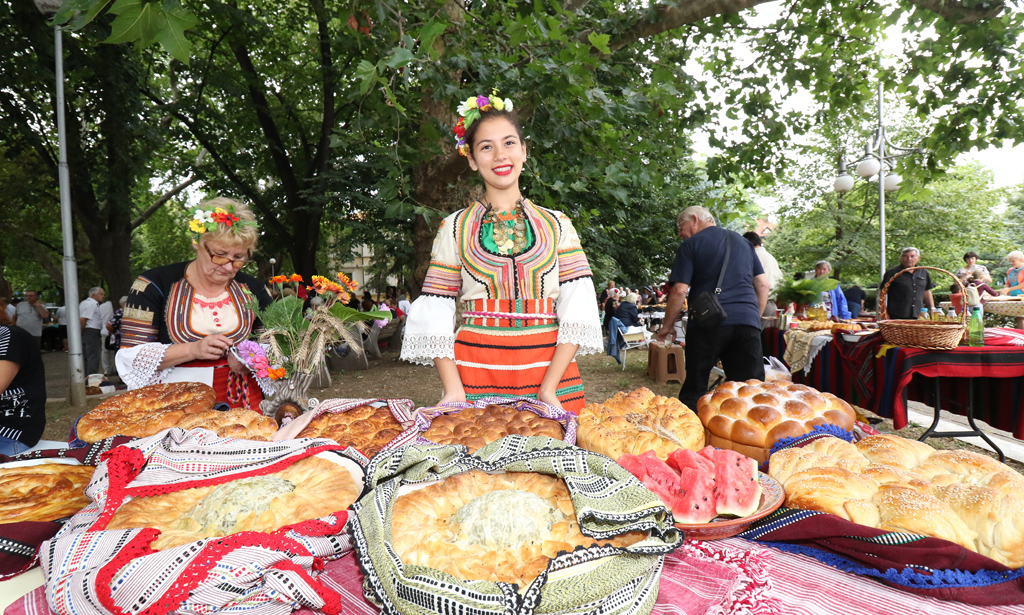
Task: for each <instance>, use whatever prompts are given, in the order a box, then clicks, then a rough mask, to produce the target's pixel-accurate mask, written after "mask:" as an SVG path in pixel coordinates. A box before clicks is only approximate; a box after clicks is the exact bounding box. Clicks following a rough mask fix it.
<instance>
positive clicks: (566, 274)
mask: <svg viewBox="0 0 1024 615" xmlns="http://www.w3.org/2000/svg"><path fill="white" fill-rule="evenodd" d="M591 276H593V273H592V272H591V271H590V263H589V262H587V255H586V254H584V253H583V248H581V247H579V246H578V245H577V246H576V247H572V248H569V249H568V250H559V252H558V283H559V284H565V283H566V282H571V281H573V280H578V279H580V278H588V277H591Z"/></svg>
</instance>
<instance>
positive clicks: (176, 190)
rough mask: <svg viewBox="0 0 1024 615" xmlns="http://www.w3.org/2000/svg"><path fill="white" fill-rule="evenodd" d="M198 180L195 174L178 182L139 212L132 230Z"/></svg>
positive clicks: (133, 221)
mask: <svg viewBox="0 0 1024 615" xmlns="http://www.w3.org/2000/svg"><path fill="white" fill-rule="evenodd" d="M197 181H199V178H198V177H196V176H195V175H193V176H191V177H189V178H188V179H186V180H185V181H183V182H181V183H180V184H178V185H177V186H175V187H173V188H171V189H170V190H168V191H167V192H165V193H164V195H163V196H161V197H160V198H159V199H157V200H156V201H154V202H153V204H152V205H150V206H149V207H147V208H146V211H144V212H142V213H141V214H139V216H138V217H137V218H135V219H134V220H132V227H131V230H133V231H134V230H135V229H137V228H139V226H141V225H142V223H143V222H145V221H146V220H148V219H149V217H150V216H152V215H153V214H154V213H156V210H158V209H160V208H161V207H163V204H164V203H166V202H167V201H169V200H171V199H173V198H174V197H175V196H176V195H177V194H178V193H179V192H181V191H182V190H184V189H185V188H188V187H189V186H191V185H192V184H194V183H196V182H197Z"/></svg>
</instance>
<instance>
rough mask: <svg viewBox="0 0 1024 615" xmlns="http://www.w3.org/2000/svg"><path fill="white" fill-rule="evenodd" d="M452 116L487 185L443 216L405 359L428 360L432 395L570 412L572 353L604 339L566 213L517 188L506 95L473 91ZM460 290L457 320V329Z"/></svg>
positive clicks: (578, 384) (518, 157)
mask: <svg viewBox="0 0 1024 615" xmlns="http://www.w3.org/2000/svg"><path fill="white" fill-rule="evenodd" d="M459 115H460V116H461V118H460V119H459V121H458V123H456V125H455V127H454V128H453V132H454V133H455V137H456V138H457V144H456V147H457V149H458V151H459V153H461V154H462V155H464V156H466V157H467V160H468V161H469V166H470V168H472V169H473V170H474V171H476V172H478V173H479V174H480V177H481V179H482V180H483V183H484V187H485V193H484V197H483V199H481V200H478V201H475V202H473V203H472V204H470V205H469V207H467V208H465V209H462V210H460V211H457V212H455V213H454V214H452V215H450V216H448V217H447V218H445V220H444V221H443V222H442V223H441V227H440V228H439V229H438V232H437V237H436V238H435V239H434V246H433V249H432V251H431V256H430V267H429V269H428V270H427V276H426V279H425V280H424V283H423V293H422V294H421V295H420V297H419V298H417V299H416V302H415V303H413V304H412V307H411V308H410V310H409V317H408V319H407V320H406V325H405V327H406V328H405V336H404V338H403V341H402V358H403V359H406V360H408V361H414V362H418V363H423V364H431V363H432V364H433V365H434V367H435V368H436V369H437V372H438V375H439V377H440V379H441V384H442V386H443V387H444V394H443V397H442V398H441V402H453V401H471V400H475V399H480V398H482V397H487V396H495V395H496V396H508V397H519V396H523V397H532V398H536V399H539V400H540V401H543V402H547V403H549V404H551V405H554V406H558V407H562V408H564V409H566V410H569V411H571V412H579V410H580V409H581V408H582V407H583V405H584V403H585V400H584V396H583V382H582V380H581V379H580V374H579V369H578V368H577V366H576V361H575V356H576V354H577V351H579V352H581V353H585V354H590V353H599V352H602V346H603V344H602V339H601V322H600V318H599V316H598V310H597V294H596V293H595V292H594V284H593V280H592V275H591V272H590V265H589V264H588V262H587V257H586V256H585V255H584V253H583V249H582V247H581V246H580V239H579V236H578V235H577V234H576V229H575V228H574V227H573V224H572V222H571V221H570V220H569V217H568V216H566V215H565V214H564V213H562V212H559V211H553V210H550V209H545V208H543V207H538V206H537V205H534V204H533V203H531V202H530V201H529V199H527V198H525V197H524V196H523V195H522V193H521V192H520V191H519V176H520V174H521V173H522V170H523V164H524V163H525V161H526V143H525V142H524V141H523V135H522V130H521V129H520V127H519V123H518V121H517V120H516V117H515V114H514V112H513V105H512V101H511V100H509V99H507V98H506V99H502V98H500V97H498V95H497V94H496V93H493V94H492V95H491V96H474V97H472V98H470V99H468V100H466V101H465V102H463V103H462V104H461V105H460V106H459ZM460 296H461V301H462V306H463V308H464V309H463V312H462V315H463V317H464V318H465V321H464V323H463V325H462V326H461V327H460V328H459V330H458V332H456V331H455V327H454V322H455V313H456V301H457V300H458V299H459V298H460Z"/></svg>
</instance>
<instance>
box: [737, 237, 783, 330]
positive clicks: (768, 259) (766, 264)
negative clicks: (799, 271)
mask: <svg viewBox="0 0 1024 615" xmlns="http://www.w3.org/2000/svg"><path fill="white" fill-rule="evenodd" d="M743 238H744V239H746V240H747V241H749V242H750V245H752V246H754V254H756V255H757V260H759V261H761V268H762V269H764V274H765V275H766V276H768V304H767V305H766V306H765V308H764V313H763V314H761V318H775V316H776V313H777V308H778V306H777V305H775V289H777V288H778V287H779V284H780V283H781V282H782V268H780V267H779V261H777V260H775V257H774V256H772V255H771V254H769V253H768V250H766V249H765V247H764V245H763V242H762V241H761V236H760V235H758V234H757V233H755V232H754V231H747V232H746V233H743ZM767 324H768V323H767V321H764V322H762V325H764V326H767Z"/></svg>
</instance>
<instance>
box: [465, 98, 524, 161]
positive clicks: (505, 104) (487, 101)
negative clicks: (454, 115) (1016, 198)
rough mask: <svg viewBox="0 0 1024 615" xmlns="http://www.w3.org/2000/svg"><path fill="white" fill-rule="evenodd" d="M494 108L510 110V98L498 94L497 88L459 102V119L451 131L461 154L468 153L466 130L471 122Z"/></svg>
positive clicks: (466, 154)
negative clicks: (488, 93)
mask: <svg viewBox="0 0 1024 615" xmlns="http://www.w3.org/2000/svg"><path fill="white" fill-rule="evenodd" d="M491 109H494V110H496V111H511V110H512V100H511V99H509V98H501V97H499V96H498V90H492V91H491V95H490V96H484V95H482V94H481V95H480V96H471V97H469V98H467V99H466V100H465V101H464V102H462V103H461V104H459V108H458V112H459V116H460V117H459V121H458V122H456V123H455V127H454V128H452V132H453V133H455V139H456V141H457V143H456V146H457V147H458V149H459V153H460V154H462V155H463V156H468V155H469V144H468V143H466V130H467V129H468V128H469V127H470V126H471V125H472V124H473V122H475V121H477V120H478V119H480V114H481V113H486V112H487V111H490V110H491Z"/></svg>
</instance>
